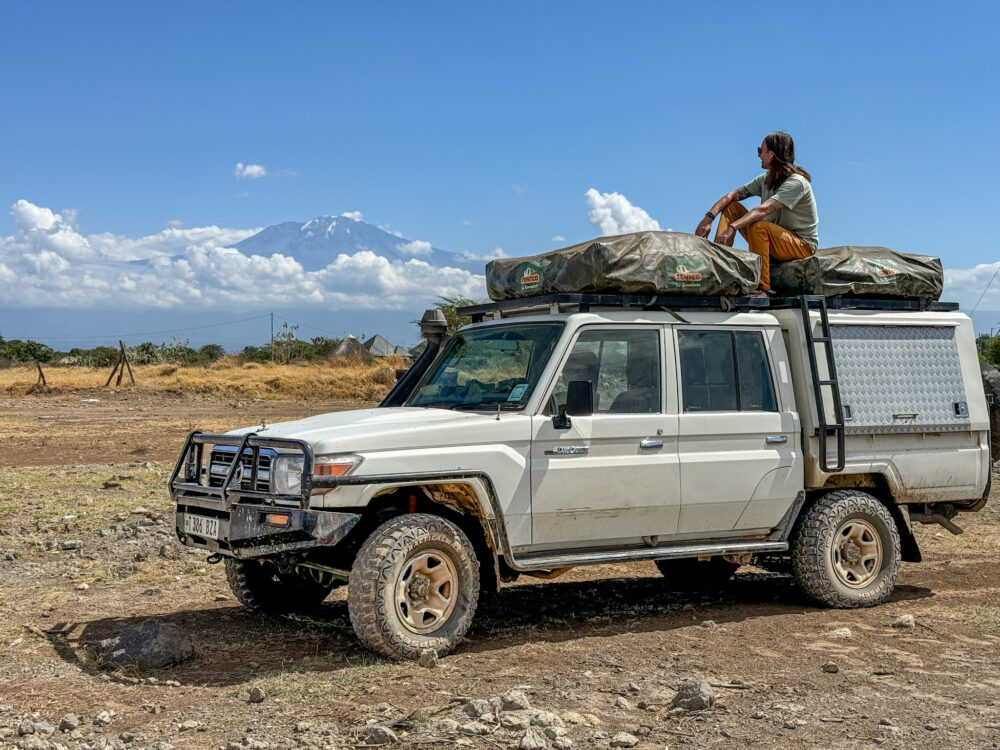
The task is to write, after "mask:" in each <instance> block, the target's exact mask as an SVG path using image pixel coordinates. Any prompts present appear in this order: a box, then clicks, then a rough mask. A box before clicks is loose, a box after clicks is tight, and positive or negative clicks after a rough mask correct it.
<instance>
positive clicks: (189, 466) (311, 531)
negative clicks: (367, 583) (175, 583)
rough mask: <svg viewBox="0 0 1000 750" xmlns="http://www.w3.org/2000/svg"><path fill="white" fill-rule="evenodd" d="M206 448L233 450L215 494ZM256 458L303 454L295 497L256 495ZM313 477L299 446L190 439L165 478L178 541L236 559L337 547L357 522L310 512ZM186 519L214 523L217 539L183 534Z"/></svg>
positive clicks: (307, 453) (309, 457)
mask: <svg viewBox="0 0 1000 750" xmlns="http://www.w3.org/2000/svg"><path fill="white" fill-rule="evenodd" d="M206 445H211V446H219V445H223V446H237V450H236V451H235V452H234V453H233V461H232V463H231V465H230V466H229V471H228V473H227V475H226V477H225V480H224V481H223V482H222V484H221V486H211V484H212V482H211V475H210V466H209V467H206V465H205V461H204V459H205V449H204V446H206ZM262 450H265V451H268V450H269V451H274V450H279V451H283V452H297V453H301V454H302V457H303V459H302V460H303V467H302V487H301V492H300V493H299V494H296V495H283V494H277V493H272V492H269V491H266V490H262V489H259V488H260V486H261V484H260V482H258V474H259V471H258V470H259V466H260V458H261V451H262ZM312 469H313V454H312V448H311V446H310V445H309V444H308V443H306V442H304V441H302V440H290V439H285V438H268V437H264V436H260V435H254V434H252V433H251V434H248V435H244V436H239V435H206V434H204V433H200V432H197V431H196V432H192V433H191V434H190V435H188V438H187V441H186V442H185V444H184V449H183V450H182V451H181V455H180V458H179V459H178V461H177V465H176V467H175V468H174V471H173V474H172V475H171V477H170V496H171V499H173V501H174V503H176V506H177V513H176V530H177V538H178V539H179V540H180V541H181V543H182V544H184V545H186V546H189V547H195V548H200V549H204V550H207V551H209V552H213V553H218V554H221V555H225V556H229V557H237V558H241V559H245V558H252V557H262V556H265V555H274V554H279V553H282V552H289V551H294V550H304V549H308V548H310V547H317V546H332V545H335V544H337V543H338V542H340V541H341V540H342V539H343V538H344V537H345V536H347V534H348V533H349V532H350V531H351V529H353V528H354V527H355V526H356V525H357V523H358V521H360V520H361V516H360V514H356V513H342V512H338V511H328V510H312V509H310V508H309V498H310V496H311V494H312V489H313V480H314V477H313V474H312ZM188 516H199V517H201V518H203V519H212V520H214V521H217V523H218V526H217V531H216V533H215V534H214V535H212V536H206V535H201V534H198V533H194V532H192V531H190V527H189V526H188V525H187V524H186V520H187V517H188ZM276 520H280V523H276V522H275V521H276ZM199 526H201V527H206V526H207V524H204V523H202V524H199ZM212 526H213V527H214V524H213V525H212Z"/></svg>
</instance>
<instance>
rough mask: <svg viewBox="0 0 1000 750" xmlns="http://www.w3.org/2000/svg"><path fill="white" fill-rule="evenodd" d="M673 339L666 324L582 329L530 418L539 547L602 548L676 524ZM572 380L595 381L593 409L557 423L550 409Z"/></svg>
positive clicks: (535, 530)
mask: <svg viewBox="0 0 1000 750" xmlns="http://www.w3.org/2000/svg"><path fill="white" fill-rule="evenodd" d="M665 345H667V342H666V341H665V338H664V329H663V327H662V326H659V325H645V326H614V327H612V326H607V325H601V326H594V327H590V328H585V329H583V330H581V332H580V333H578V334H577V337H576V340H575V341H574V343H573V345H572V346H571V347H570V351H569V353H568V354H567V356H566V358H565V360H564V361H563V363H562V365H561V367H560V372H559V376H558V377H557V378H556V380H555V382H554V383H553V384H552V386H551V388H550V396H549V399H548V407H547V408H546V409H545V410H544V413H542V414H538V415H536V416H534V417H533V418H532V442H531V489H532V496H531V514H532V545H533V546H534V547H537V548H550V549H551V548H557V547H566V548H584V547H595V546H601V545H612V544H616V543H622V542H623V541H625V540H631V541H638V538H639V537H642V536H662V535H669V534H672V533H673V532H674V530H675V528H676V525H677V514H678V510H679V505H678V503H679V497H678V489H679V478H680V477H679V471H678V465H677V416H676V413H668V412H667V399H666V397H665V391H666V389H665V388H664V367H663V363H664V362H665V361H666V356H665V355H666V353H667V352H668V351H671V350H672V346H669V345H667V348H666V349H665V348H664V347H665ZM672 359H673V357H672V354H671V361H672ZM574 380H586V381H590V382H591V383H592V384H593V393H594V414H593V415H591V416H572V417H571V420H572V425H571V426H570V427H569V428H568V429H564V430H560V429H556V427H555V425H554V423H553V419H552V415H554V414H555V413H557V411H558V407H559V405H560V404H562V403H565V400H566V391H567V388H568V385H569V383H570V382H572V381H574ZM671 400H672V401H673V400H675V396H671ZM672 411H675V410H674V409H672Z"/></svg>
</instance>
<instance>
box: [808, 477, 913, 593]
mask: <svg viewBox="0 0 1000 750" xmlns="http://www.w3.org/2000/svg"><path fill="white" fill-rule="evenodd" d="M900 557H901V555H900V540H899V529H897V528H896V522H895V521H894V520H893V518H892V515H891V514H890V513H889V509H888V508H886V507H885V505H883V504H882V503H880V502H879V501H878V500H877V499H876V498H874V497H872V496H871V495H869V494H868V493H866V492H860V491H858V490H835V491H834V492H829V493H827V494H826V495H824V496H823V497H821V498H820V499H819V500H817V501H816V502H815V503H814V504H813V505H812V506H811V507H810V508H809V509H808V510H807V511H806V512H805V513H804V514H803V517H802V519H801V521H800V523H799V526H798V529H797V531H796V534H795V539H794V541H793V543H792V568H793V570H794V573H795V577H796V579H797V580H798V582H799V585H800V586H801V587H802V589H803V590H804V591H805V592H806V594H808V595H809V596H810V597H812V598H813V599H815V600H816V601H818V602H820V603H821V604H825V605H827V606H830V607H841V608H849V607H873V606H875V605H877V604H881V603H882V602H884V601H885V600H886V599H887V598H888V597H889V595H890V594H891V593H892V590H893V588H894V587H895V585H896V579H897V577H898V576H899V566H900Z"/></svg>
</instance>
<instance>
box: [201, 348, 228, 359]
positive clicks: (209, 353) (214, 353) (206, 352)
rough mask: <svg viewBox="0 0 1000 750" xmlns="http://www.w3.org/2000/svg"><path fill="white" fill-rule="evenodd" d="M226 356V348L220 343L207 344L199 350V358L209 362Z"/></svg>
mask: <svg viewBox="0 0 1000 750" xmlns="http://www.w3.org/2000/svg"><path fill="white" fill-rule="evenodd" d="M224 356H226V350H225V349H223V348H222V347H221V346H219V345H218V344H205V345H204V346H203V347H201V349H199V350H198V358H199V359H204V360H207V361H209V362H215V360H217V359H221V358H222V357H224Z"/></svg>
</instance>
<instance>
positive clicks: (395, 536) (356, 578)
mask: <svg viewBox="0 0 1000 750" xmlns="http://www.w3.org/2000/svg"><path fill="white" fill-rule="evenodd" d="M422 554H423V555H426V554H432V555H435V556H438V557H442V558H443V557H447V559H448V560H449V561H450V563H451V565H452V566H453V569H454V571H455V574H456V576H457V580H456V582H455V584H454V585H455V591H454V592H453V600H454V605H453V607H454V608H453V609H452V610H451V611H450V613H449V614H448V615H447V617H446V619H445V620H444V622H443V623H442V624H441V625H440V626H438V627H436V628H435V629H434V630H433V631H432V632H427V633H417V632H414V631H413V630H412V629H411V628H410V627H408V626H407V625H406V624H405V622H404V619H403V618H402V617H401V615H400V613H399V611H398V609H399V608H398V605H397V603H396V601H395V597H396V586H397V582H398V581H399V580H400V579H401V577H403V576H404V575H405V573H406V570H407V567H408V566H409V565H410V564H412V561H413V560H414V559H417V558H419V556H420V555H422ZM478 602H479V560H478V559H477V558H476V553H475V550H474V549H473V547H472V544H471V543H470V542H469V539H468V537H467V536H466V535H465V534H464V533H463V532H462V530H461V529H459V528H458V527H457V526H456V525H455V524H453V523H451V522H450V521H448V520H446V519H444V518H441V517H440V516H434V515H430V514H427V513H411V514H408V515H404V516H397V517H396V518H391V519H389V520H388V521H386V522H385V523H383V524H382V525H381V526H379V527H378V528H377V529H375V531H373V532H372V533H371V535H370V536H369V537H368V538H367V539H366V540H365V542H364V544H363V545H362V546H361V550H360V551H359V552H358V555H357V557H356V558H355V560H354V565H353V566H352V567H351V576H350V580H349V581H348V585H347V610H348V612H349V614H350V616H351V624H352V625H353V626H354V631H355V632H356V633H357V635H358V639H359V640H360V641H361V643H362V644H363V645H364V646H365V647H366V648H368V649H370V650H371V651H374V652H375V653H377V654H381V655H382V656H386V657H389V658H390V659H418V658H419V657H420V652H421V651H423V650H424V649H429V648H430V649H434V650H435V651H437V653H438V656H443V655H445V654H447V653H448V652H450V651H451V650H452V649H454V648H455V646H457V645H458V643H459V641H461V639H462V636H464V635H465V633H466V631H467V630H468V629H469V625H471V624H472V617H473V615H474V614H475V611H476V605H477V604H478Z"/></svg>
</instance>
